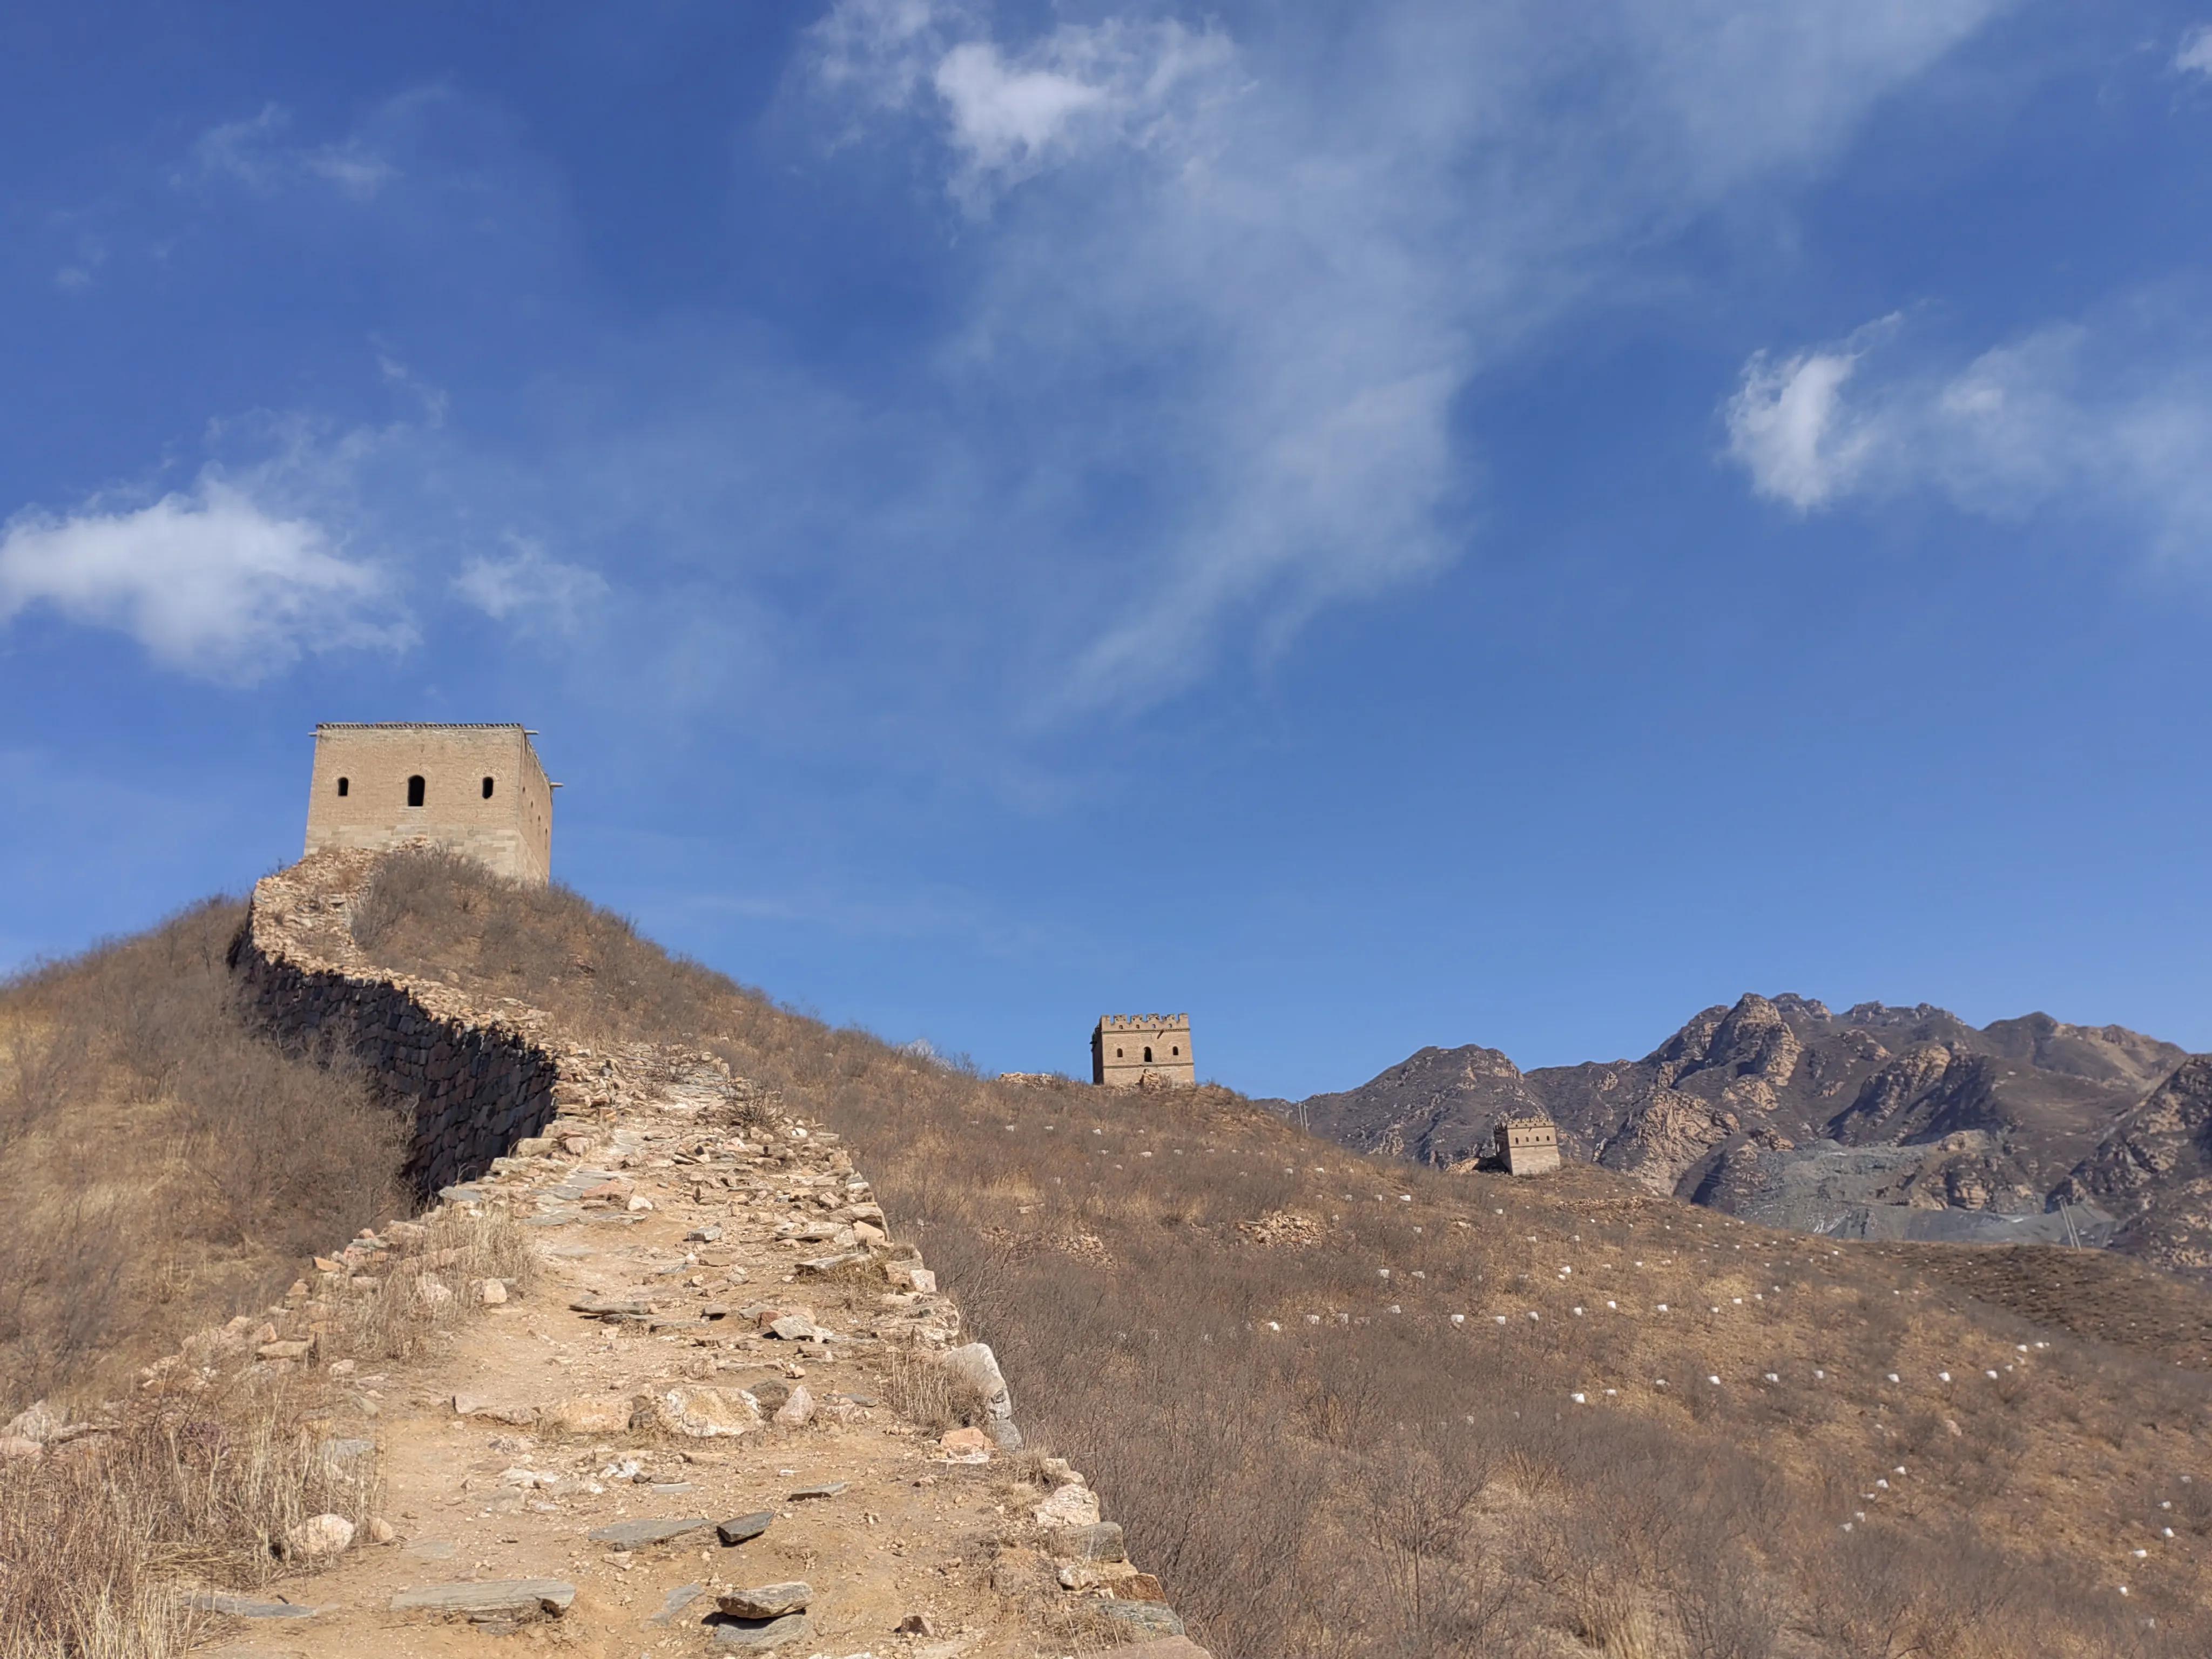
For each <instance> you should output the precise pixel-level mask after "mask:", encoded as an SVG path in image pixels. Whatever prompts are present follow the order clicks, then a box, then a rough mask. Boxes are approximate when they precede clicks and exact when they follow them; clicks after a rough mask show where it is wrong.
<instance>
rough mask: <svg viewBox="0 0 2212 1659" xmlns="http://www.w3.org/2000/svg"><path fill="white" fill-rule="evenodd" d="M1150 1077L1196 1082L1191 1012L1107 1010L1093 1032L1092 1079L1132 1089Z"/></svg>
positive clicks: (1107, 1084) (1099, 1082) (1107, 1085)
mask: <svg viewBox="0 0 2212 1659" xmlns="http://www.w3.org/2000/svg"><path fill="white" fill-rule="evenodd" d="M1148 1077H1156V1078H1158V1079H1160V1080H1161V1081H1162V1082H1164V1083H1196V1082H1197V1081H1198V1066H1197V1065H1196V1063H1195V1062H1194V1061H1193V1060H1192V1059H1191V1057H1190V1016H1189V1015H1188V1014H1108V1015H1106V1016H1104V1017H1103V1018H1101V1019H1100V1020H1099V1022H1098V1024H1097V1029H1096V1030H1093V1031H1092V1032H1091V1081H1092V1082H1093V1083H1097V1084H1103V1085H1105V1086H1106V1087H1108V1088H1109V1089H1132V1088H1134V1087H1135V1086H1136V1085H1138V1084H1139V1083H1142V1082H1143V1081H1144V1080H1145V1079H1146V1078H1148Z"/></svg>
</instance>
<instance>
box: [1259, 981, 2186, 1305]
mask: <svg viewBox="0 0 2212 1659" xmlns="http://www.w3.org/2000/svg"><path fill="white" fill-rule="evenodd" d="M2190 1060H2191V1056H2190V1055H2189V1054H2188V1052H2187V1051H2186V1050H2185V1049H2183V1048H2180V1047H2179V1046H2178V1045H2176V1044H2173V1043H2169V1042H2161V1041H2160V1040H2159V1039H2157V1038H2154V1037H2151V1036H2146V1035H2145V1034H2143V1033H2142V1032H2139V1031H2135V1030H2130V1029H2128V1028H2127V1027H2124V1026H2120V1025H2114V1024H2106V1025H2097V1026H2088V1025H2075V1024H2068V1023H2067V1022H2064V1021H2062V1020H2059V1019H2056V1018H2053V1017H2052V1016H2051V1015H2049V1014H2047V1013H2044V1012H2040V1011H2039V1012H2033V1013H2029V1014H2024V1015H2020V1016H2017V1017H2015V1018H2007V1019H2001V1020H1993V1021H1991V1022H1990V1024H1987V1025H1985V1026H1981V1027H1976V1026H1973V1025H1970V1024H1967V1023H1966V1021H1965V1020H1963V1019H1961V1018H1959V1016H1957V1015H1956V1014H1954V1013H1952V1012H1950V1011H1949V1010H1948V1009H1944V1008H1941V1007H1937V1006H1935V1005H1933V1004H1930V1003H1926V1002H1922V1003H1917V1004H1914V1005H1912V1006H1892V1005H1888V1004H1884V1003H1880V1002H1862V1003H1859V1004H1857V1005H1855V1006H1852V1007H1850V1009H1847V1010H1846V1011H1844V1012H1843V1013H1841V1014H1838V1013H1836V1012H1833V1011H1832V1010H1831V1009H1830V1008H1829V1007H1828V1006H1827V1005H1826V1004H1825V1003H1823V1002H1820V1001H1819V1000H1816V999H1813V998H1808V997H1804V996H1802V995H1799V994H1795V993H1790V992H1784V993H1781V994H1777V995H1775V996H1772V997H1769V996H1765V995H1762V994H1759V993H1756V992H1747V993H1745V994H1743V995H1742V996H1741V997H1740V998H1738V999H1737V1000H1736V1001H1735V1002H1734V1003H1733V1004H1716V1005H1714V1006H1711V1007H1709V1008H1705V1009H1703V1010H1701V1011H1699V1012H1698V1013H1696V1014H1694V1015H1692V1017H1691V1018H1689V1019H1688V1020H1686V1022H1684V1024H1682V1026H1681V1027H1680V1029H1679V1030H1676V1031H1674V1033H1672V1034H1671V1035H1670V1036H1668V1037H1667V1038H1666V1039H1664V1040H1663V1041H1662V1042H1660V1043H1659V1044H1658V1045H1657V1046H1656V1047H1655V1048H1653V1049H1652V1050H1651V1051H1650V1053H1649V1054H1646V1055H1645V1056H1644V1058H1643V1059H1642V1060H1610V1061H1584V1062H1582V1063H1580V1064H1578V1065H1572V1066H1541V1067H1537V1068H1535V1069H1534V1070H1531V1071H1528V1072H1525V1073H1524V1072H1522V1070H1521V1069H1520V1068H1519V1067H1518V1066H1516V1065H1515V1064H1514V1063H1513V1061H1512V1060H1511V1059H1510V1057H1509V1056H1508V1055H1506V1054H1504V1052H1503V1051H1501V1050H1498V1049H1496V1048H1487V1047H1485V1046H1482V1045H1480V1044H1468V1045H1465V1046H1462V1047H1459V1048H1439V1047H1434V1046H1431V1047H1426V1048H1421V1049H1419V1050H1418V1051H1416V1052H1415V1053H1414V1054H1412V1055H1410V1056H1409V1057H1408V1058H1407V1060H1403V1061H1401V1062H1400V1063H1399V1064H1398V1065H1396V1066H1391V1067H1389V1068H1387V1069H1386V1070H1384V1071H1383V1072H1382V1073H1379V1074H1378V1075H1377V1076H1376V1077H1375V1078H1374V1079H1371V1080H1370V1081H1369V1082H1368V1083H1366V1084H1364V1085H1360V1086H1359V1087H1358V1088H1355V1089H1351V1090H1346V1091H1338V1092H1334V1093H1328V1094H1322V1095H1316V1096H1311V1097H1308V1098H1306V1099H1305V1100H1304V1101H1301V1102H1297V1103H1295V1104H1293V1103H1272V1104H1273V1105H1274V1107H1275V1109H1278V1110H1295V1111H1296V1112H1297V1114H1298V1115H1299V1117H1300V1119H1301V1121H1304V1122H1306V1123H1308V1124H1310V1125H1311V1126H1312V1127H1315V1128H1316V1129H1318V1130H1320V1131H1321V1132H1322V1133H1326V1134H1328V1135H1329V1136H1330V1137H1331V1138H1332V1139H1337V1140H1339V1141H1340V1142H1341V1143H1343V1144H1345V1145H1346V1146H1354V1147H1357V1148H1358V1149H1360V1150H1363V1151H1370V1152H1387V1153H1391V1154H1395V1155H1396V1156H1400V1157H1405V1158H1413V1159H1415V1160H1416V1161H1419V1162H1424V1163H1429V1164H1437V1165H1441V1166H1443V1167H1447V1168H1450V1167H1458V1166H1464V1165H1466V1164H1468V1163H1469V1162H1470V1161H1471V1160H1480V1159H1481V1158H1484V1157H1486V1156H1487V1155H1488V1154H1489V1152H1490V1140H1491V1135H1492V1129H1493V1128H1494V1126H1495V1125H1496V1124H1497V1122H1498V1121H1499V1120H1501V1119H1502V1118H1504V1117H1506V1116H1509V1115H1516V1114H1526V1113H1528V1112H1532V1111H1534V1112H1541V1113H1543V1114H1545V1115H1549V1116H1551V1117H1552V1118H1553V1119H1554V1120H1555V1121H1557V1122H1558V1123H1559V1127H1560V1132H1561V1139H1562V1142H1563V1145H1564V1146H1565V1147H1566V1149H1567V1150H1568V1151H1569V1152H1570V1153H1571V1154H1573V1155H1578V1156H1580V1157H1582V1158H1586V1159H1589V1161H1592V1162H1595V1163H1598V1164H1602V1165H1604V1166H1605V1167H1607V1168H1609V1169H1613V1170H1620V1172H1622V1173H1624V1174H1627V1175H1630V1176H1633V1177H1634V1178H1636V1179H1637V1180H1638V1181H1639V1182H1643V1183H1644V1184H1645V1185H1646V1186H1648V1187H1650V1188H1651V1189H1652V1190H1654V1191H1657V1192H1666V1193H1671V1194H1674V1195H1676V1196H1679V1197H1681V1198H1684V1199H1686V1200H1690V1201H1692V1202H1694V1203H1697V1204H1699V1205H1702V1206H1706V1207H1709V1208H1717V1209H1721V1210H1724V1211H1726V1212H1729V1213H1731V1214H1737V1215H1743V1216H1747V1217H1753V1218H1757V1219H1759V1220H1762V1221H1765V1222H1768V1223H1770V1224H1771V1225H1782V1226H1791V1227H1797V1228H1802V1229H1807V1230H1811V1231H1822V1232H1827V1233H1831V1234H1839V1235H1841V1236H1844V1237H1909V1238H1925V1239H1936V1240H1941V1239H1951V1240H1956V1241H1961V1242H1974V1241H1980V1242H1990V1243H1995V1242H2029V1243H2085V1242H2086V1243H2094V1244H2110V1245H2112V1246H2113V1247H2115V1248H2118V1249H2121V1250H2123V1251H2124V1252H2126V1253H2128V1254H2131V1255H2140V1256H2142V1257H2143V1258H2144V1259H2145V1260H2147V1261H2151V1262H2153V1263H2154V1264H2155V1265H2157V1266H2159V1267H2163V1268H2166V1269H2167V1270H2169V1271H2175V1272H2182V1273H2199V1272H2204V1271H2207V1270H2208V1268H2212V1214H2208V1212H2207V1209H2206V1206H2203V1204H2202V1203H2200V1202H2198V1201H2197V1188H2195V1187H2194V1186H2192V1185H2191V1182H2194V1181H2195V1180H2197V1178H2198V1177H2197V1175H2196V1173H2195V1172H2196V1171H2197V1170H2199V1168H2200V1167H2203V1166H2204V1165H2206V1164H2208V1163H2212V1142H2208V1144H2203V1145H2200V1144H2199V1143H2200V1141H2206V1140H2207V1137H2212V1130H2205V1132H2204V1133H2203V1134H2202V1135H2200V1134H2199V1133H2198V1131H2199V1130H2203V1129H2204V1125H2203V1121H2202V1117H2201V1115H2195V1116H2190V1117H2189V1118H2188V1121H2187V1123H2186V1124H2185V1125H2183V1124H2182V1121H2181V1119H2179V1118H2176V1119H2173V1120H2172V1123H2173V1124H2175V1125H2180V1126H2181V1127H2179V1128H2176V1129H2173V1130H2172V1132H2170V1133H2169V1132H2167V1131H2164V1130H2156V1129H2151V1128H2148V1127H2144V1126H2145V1125H2146V1124H2148V1123H2149V1122H2150V1121H2158V1122H2161V1123H2163V1122H2166V1121H2167V1120H2166V1119H2165V1118H2161V1117H2160V1116H2159V1114H2158V1113H2157V1112H2156V1111H2155V1110H2154V1109H2151V1108H2150V1106H2149V1102H2150V1101H2151V1100H2152V1099H2153V1098H2154V1097H2156V1096H2157V1095H2158V1093H2159V1091H2160V1090H2161V1089H2163V1088H2165V1087H2166V1085H2167V1084H2168V1082H2169V1080H2170V1079H2173V1078H2175V1077H2176V1076H2177V1075H2178V1074H2179V1073H2181V1072H2182V1071H2183V1068H2184V1067H2185V1066H2186V1065H2187V1064H2188V1063H2189V1062H2190ZM2192 1136H2194V1137H2196V1138H2195V1139H2192V1138H2191V1137H2192ZM2154 1142H2155V1145H2154V1144H2153V1143H2154Z"/></svg>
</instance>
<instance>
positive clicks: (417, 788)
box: [407, 772, 422, 806]
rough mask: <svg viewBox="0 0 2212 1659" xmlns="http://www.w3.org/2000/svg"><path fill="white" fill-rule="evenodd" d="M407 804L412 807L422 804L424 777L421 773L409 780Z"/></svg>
mask: <svg viewBox="0 0 2212 1659" xmlns="http://www.w3.org/2000/svg"><path fill="white" fill-rule="evenodd" d="M407 804H408V805H410V806H420V805H422V774H421V773H420V772H417V773H416V774H415V775H414V776H413V777H411V778H410V779H408V780H407Z"/></svg>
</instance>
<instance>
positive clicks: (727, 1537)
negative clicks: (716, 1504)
mask: <svg viewBox="0 0 2212 1659" xmlns="http://www.w3.org/2000/svg"><path fill="white" fill-rule="evenodd" d="M774 1521H775V1510H760V1511H758V1512H757V1514H753V1515H740V1516H733V1517H732V1518H731V1519H730V1520H727V1521H722V1522H716V1523H715V1527H714V1536H716V1537H717V1538H719V1539H720V1540H721V1541H722V1542H723V1544H724V1545H725V1546H730V1545H735V1544H743V1543H747V1542H750V1541H751V1540H753V1539H756V1538H757V1537H759V1536H760V1535H761V1534H763V1533H764V1532H766V1531H767V1530H768V1529H769V1524H770V1523H771V1522H774Z"/></svg>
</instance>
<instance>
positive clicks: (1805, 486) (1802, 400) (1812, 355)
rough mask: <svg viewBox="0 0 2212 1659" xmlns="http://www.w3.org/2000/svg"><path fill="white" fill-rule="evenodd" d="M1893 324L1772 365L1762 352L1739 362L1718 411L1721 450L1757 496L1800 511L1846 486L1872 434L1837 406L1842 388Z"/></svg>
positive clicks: (1870, 327)
mask: <svg viewBox="0 0 2212 1659" xmlns="http://www.w3.org/2000/svg"><path fill="white" fill-rule="evenodd" d="M1898 323H1899V319H1898V318H1897V317H1895V316H1890V317H1885V318H1883V319H1881V321H1880V322H1878V323H1873V324H1869V325H1868V326H1867V327H1866V328H1863V329H1861V330H1860V331H1858V333H1857V334H1856V335H1854V336H1853V337H1852V338H1851V339H1850V341H1848V342H1846V343H1844V344H1843V345H1841V346H1839V347H1836V348H1833V349H1827V350H1818V351H1801V352H1799V353H1797V354H1796V356H1792V357H1790V358H1787V359H1785V360H1784V362H1781V363H1779V364H1777V363H1775V362H1772V361H1771V359H1770V358H1769V357H1768V356H1767V354H1766V353H1765V352H1763V351H1762V352H1759V353H1756V354H1754V355H1753V357H1752V359H1751V361H1750V362H1748V363H1747V364H1745V365H1744V370H1743V384H1742V385H1741V386H1740V387H1738V388H1737V391H1736V394H1735V397H1733V398H1729V401H1728V403H1727V404H1726V405H1725V407H1724V408H1723V410H1722V414H1723V417H1724V418H1725V419H1726V421H1727V423H1728V434H1729V454H1730V455H1731V456H1732V457H1733V458H1734V459H1735V460H1737V461H1738V462H1740V463H1741V464H1742V465H1743V467H1744V468H1745V470H1746V471H1748V472H1749V473H1750V474H1751V482H1752V487H1753V489H1756V490H1757V491H1758V492H1759V494H1760V495H1771V496H1773V497H1774V498H1775V499H1777V500H1778V501H1787V502H1789V503H1790V505H1791V506H1792V507H1796V508H1797V509H1798V510H1799V511H1800V512H1805V511H1808V510H1809V509H1811V508H1813V507H1819V506H1820V505H1821V504H1822V503H1823V502H1825V501H1828V500H1829V499H1830V498H1831V497H1832V496H1833V495H1836V494H1837V493H1838V491H1841V490H1844V489H1850V486H1851V485H1852V483H1854V482H1855V481H1856V480H1857V477H1858V475H1859V472H1860V470H1861V469H1862V468H1863V466H1864V465H1866V462H1867V459H1868V456H1869V452H1870V451H1871V449H1872V448H1873V447H1874V445H1875V433H1874V432H1873V431H1871V430H1870V429H1869V428H1868V427H1867V425H1866V424H1865V423H1864V422H1863V421H1861V420H1859V419H1857V417H1855V416H1852V415H1851V414H1850V412H1849V411H1847V410H1845V409H1844V401H1843V395H1844V386H1845V385H1846V384H1847V383H1848V382H1849V381H1850V378H1851V376H1852V375H1853V374H1856V373H1857V369H1858V366H1859V360H1860V359H1861V357H1863V356H1864V355H1865V353H1866V352H1867V350H1868V349H1869V347H1870V345H1871V344H1872V343H1873V342H1874V340H1875V338H1877V337H1881V336H1883V335H1887V334H1890V333H1893V332H1894V331H1895V329H1896V326H1897V325H1898Z"/></svg>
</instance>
